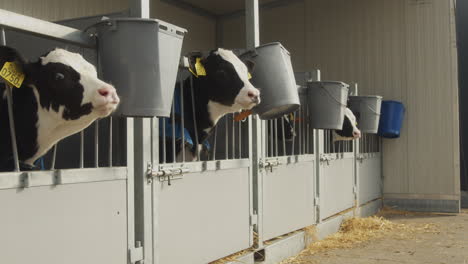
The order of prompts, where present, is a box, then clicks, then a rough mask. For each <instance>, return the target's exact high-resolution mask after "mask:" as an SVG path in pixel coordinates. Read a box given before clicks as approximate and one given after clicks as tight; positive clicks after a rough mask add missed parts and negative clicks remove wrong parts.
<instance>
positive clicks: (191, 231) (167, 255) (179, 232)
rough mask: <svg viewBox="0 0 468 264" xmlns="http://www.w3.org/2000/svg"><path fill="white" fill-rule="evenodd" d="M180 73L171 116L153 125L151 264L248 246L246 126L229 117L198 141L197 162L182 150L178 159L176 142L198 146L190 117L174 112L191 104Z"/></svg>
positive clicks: (206, 257) (205, 257) (204, 259)
mask: <svg viewBox="0 0 468 264" xmlns="http://www.w3.org/2000/svg"><path fill="white" fill-rule="evenodd" d="M182 71H183V73H182V74H180V77H179V80H180V88H179V89H180V92H176V95H177V94H179V96H175V99H174V102H173V111H172V116H171V117H170V118H161V119H159V122H156V120H153V121H154V122H153V125H152V128H153V130H152V134H153V137H152V142H151V144H152V145H153V146H154V147H153V155H154V158H153V168H152V169H151V171H152V188H153V194H152V195H153V196H152V201H153V211H152V212H153V217H154V219H153V223H154V226H153V228H154V230H153V232H154V243H155V246H154V248H155V254H154V257H155V261H154V263H164V264H168V263H174V264H178V263H208V262H210V261H214V260H216V259H219V258H222V257H225V256H227V255H230V254H232V253H235V252H238V251H241V250H243V249H246V248H249V247H250V246H252V244H253V229H252V221H253V219H252V218H251V216H252V215H253V212H252V179H251V174H250V169H251V168H250V164H251V161H250V159H249V156H250V155H249V153H250V152H251V148H250V147H249V146H250V145H251V144H249V142H250V141H251V138H252V137H251V135H250V133H251V132H250V126H251V125H250V123H251V122H250V120H246V121H235V120H234V118H233V115H232V114H228V115H227V116H225V117H223V118H222V119H221V120H220V121H219V123H218V124H217V126H216V129H215V131H214V134H213V135H212V136H211V137H210V138H209V140H208V141H207V142H202V143H203V146H205V151H197V152H196V153H197V160H196V161H189V160H188V157H187V156H189V154H190V153H186V152H181V153H180V154H179V159H178V158H177V154H176V153H177V152H178V151H177V150H178V149H180V142H184V145H185V144H188V142H191V143H190V144H192V145H193V144H197V142H198V135H196V136H195V137H194V138H192V137H193V135H192V137H190V135H189V134H186V133H185V127H186V126H187V124H189V123H188V122H194V118H192V117H191V116H184V112H185V111H184V109H176V107H183V105H184V100H193V98H184V96H183V94H184V92H183V91H184V89H191V87H184V85H183V80H185V79H186V78H193V76H191V75H187V74H186V73H185V70H182ZM176 91H177V89H176ZM192 95H193V94H192ZM177 100H179V103H177ZM175 112H179V113H180V116H179V117H176V116H175V114H174V113H175ZM145 129H147V128H145ZM187 137H190V138H187ZM158 144H159V146H158ZM197 145H198V144H197ZM155 150H159V155H158V154H157V152H154V151H155ZM186 154H187V156H186ZM158 163H159V165H157V166H156V167H155V166H154V164H158Z"/></svg>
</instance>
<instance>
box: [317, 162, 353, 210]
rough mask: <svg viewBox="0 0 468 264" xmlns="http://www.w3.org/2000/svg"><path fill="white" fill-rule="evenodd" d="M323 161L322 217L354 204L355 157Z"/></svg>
mask: <svg viewBox="0 0 468 264" xmlns="http://www.w3.org/2000/svg"><path fill="white" fill-rule="evenodd" d="M344 155H345V156H344V158H339V159H331V160H329V161H328V162H323V161H322V162H321V164H320V166H322V170H321V171H322V174H321V176H320V180H319V182H320V217H321V219H325V218H328V217H330V216H332V215H334V214H337V213H339V212H342V211H344V210H346V209H349V208H351V207H353V206H354V157H353V155H352V154H349V153H346V154H344Z"/></svg>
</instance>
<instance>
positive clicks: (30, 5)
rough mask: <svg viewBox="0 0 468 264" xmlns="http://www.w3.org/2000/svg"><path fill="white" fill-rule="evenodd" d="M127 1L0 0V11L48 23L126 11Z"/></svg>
mask: <svg viewBox="0 0 468 264" xmlns="http://www.w3.org/2000/svg"><path fill="white" fill-rule="evenodd" d="M128 3H129V1H128V0H79V1H77V0H40V1H35V0H0V9H6V10H9V11H12V12H16V13H20V14H23V15H27V16H32V17H35V18H40V19H44V20H49V21H57V20H64V19H69V18H77V17H83V16H93V15H98V14H104V13H114V12H120V11H124V10H126V9H128V6H129V5H128Z"/></svg>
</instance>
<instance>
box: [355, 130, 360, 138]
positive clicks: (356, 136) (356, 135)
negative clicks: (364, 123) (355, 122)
mask: <svg viewBox="0 0 468 264" xmlns="http://www.w3.org/2000/svg"><path fill="white" fill-rule="evenodd" d="M353 136H354V138H360V137H361V131H354V132H353Z"/></svg>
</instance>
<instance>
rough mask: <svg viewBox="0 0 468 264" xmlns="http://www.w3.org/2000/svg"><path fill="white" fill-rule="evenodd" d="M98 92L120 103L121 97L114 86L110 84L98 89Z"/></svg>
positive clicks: (113, 101)
mask: <svg viewBox="0 0 468 264" xmlns="http://www.w3.org/2000/svg"><path fill="white" fill-rule="evenodd" d="M98 93H99V94H100V95H101V96H103V97H105V98H106V99H108V100H109V101H111V102H112V103H119V97H118V96H117V91H116V90H115V88H114V87H112V86H110V85H108V86H104V87H102V88H101V89H99V90H98Z"/></svg>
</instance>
